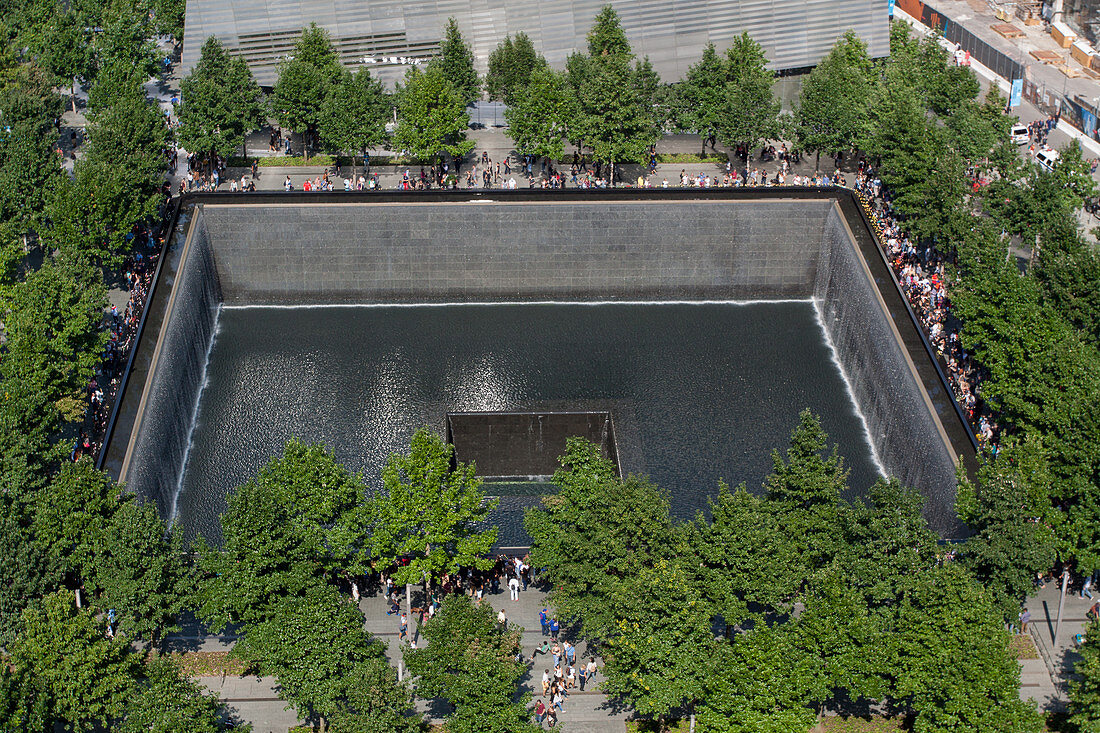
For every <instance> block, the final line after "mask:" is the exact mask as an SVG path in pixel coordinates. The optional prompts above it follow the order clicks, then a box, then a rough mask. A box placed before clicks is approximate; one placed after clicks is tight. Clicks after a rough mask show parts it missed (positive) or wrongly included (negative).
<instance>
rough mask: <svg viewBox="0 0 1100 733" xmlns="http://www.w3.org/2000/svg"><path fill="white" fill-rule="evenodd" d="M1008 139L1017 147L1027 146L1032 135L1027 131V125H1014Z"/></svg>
mask: <svg viewBox="0 0 1100 733" xmlns="http://www.w3.org/2000/svg"><path fill="white" fill-rule="evenodd" d="M1008 138H1009V140H1011V141H1012V142H1014V143H1016V144H1017V145H1026V144H1027V143H1028V142H1030V141H1031V134H1030V133H1029V132H1028V130H1027V125H1013V126H1012V132H1010V133H1009V134H1008Z"/></svg>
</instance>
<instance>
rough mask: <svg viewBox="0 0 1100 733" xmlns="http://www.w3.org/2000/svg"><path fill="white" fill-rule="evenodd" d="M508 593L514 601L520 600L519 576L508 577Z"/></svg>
mask: <svg viewBox="0 0 1100 733" xmlns="http://www.w3.org/2000/svg"><path fill="white" fill-rule="evenodd" d="M508 593H509V594H510V595H511V597H512V600H513V601H518V600H519V578H516V577H512V578H509V579H508Z"/></svg>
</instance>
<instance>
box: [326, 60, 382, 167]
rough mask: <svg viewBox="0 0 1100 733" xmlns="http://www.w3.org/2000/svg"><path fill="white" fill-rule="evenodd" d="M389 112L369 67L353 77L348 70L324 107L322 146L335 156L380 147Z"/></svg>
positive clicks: (341, 76)
mask: <svg viewBox="0 0 1100 733" xmlns="http://www.w3.org/2000/svg"><path fill="white" fill-rule="evenodd" d="M388 113H389V105H388V103H387V102H386V98H385V96H384V95H383V93H382V84H381V83H380V82H378V81H377V80H375V79H372V78H371V76H370V72H368V71H367V70H366V68H360V69H359V70H358V71H356V72H355V73H354V74H353V73H351V72H349V71H346V70H345V71H343V72H341V74H340V78H339V80H338V81H337V82H336V83H335V84H333V85H332V87H331V88H330V89H329V93H328V96H327V97H325V103H324V105H322V107H321V120H320V134H321V144H322V146H323V147H325V148H326V149H328V150H329V151H331V152H334V153H352V154H354V153H362V152H364V151H366V150H368V149H370V148H373V147H375V146H377V145H381V144H382V142H383V140H385V137H386V116H387V114H388ZM353 173H354V171H353Z"/></svg>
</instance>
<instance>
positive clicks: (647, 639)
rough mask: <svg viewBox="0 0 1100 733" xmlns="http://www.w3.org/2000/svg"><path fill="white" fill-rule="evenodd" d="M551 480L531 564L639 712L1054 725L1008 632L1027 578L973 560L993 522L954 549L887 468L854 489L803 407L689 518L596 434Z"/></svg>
mask: <svg viewBox="0 0 1100 733" xmlns="http://www.w3.org/2000/svg"><path fill="white" fill-rule="evenodd" d="M554 482H555V484H557V486H558V488H559V491H558V493H557V494H556V495H555V496H552V497H548V498H546V499H545V500H544V501H543V505H542V506H541V507H538V508H534V509H531V510H528V512H527V515H526V517H525V520H524V525H525V527H526V528H527V531H528V532H529V533H530V535H531V537H532V540H533V542H532V549H531V561H532V564H533V565H535V566H536V567H542V568H545V572H546V578H547V579H548V580H549V581H550V582H551V583H552V584H553V587H552V590H551V591H550V598H551V600H552V602H553V605H554V608H555V610H556V611H557V612H558V613H559V615H560V616H561V617H563V618H567V619H570V620H571V621H572V622H573V623H575V625H576V629H577V630H578V631H579V632H580V633H581V634H583V635H584V636H585V637H586V638H588V639H589V640H590V644H591V643H592V642H596V643H598V644H600V645H601V646H602V648H603V654H604V660H605V668H604V671H605V673H606V681H605V682H604V684H603V689H604V690H605V691H607V692H608V693H610V694H613V695H615V696H618V697H620V698H622V699H623V700H624V701H626V702H627V703H629V705H630V707H631V708H632V709H634V710H635V711H636V712H637V713H639V714H640V715H643V716H652V717H653V718H655V719H658V720H659V721H662V722H663V721H667V720H668V719H669V718H670V717H679V716H682V715H695V716H697V718H698V722H699V723H700V724H701V726H702V729H703V730H706V731H743V732H744V733H750V732H752V733H757V732H759V731H797V730H807V729H808V728H810V727H811V726H812V725H814V723H815V720H816V719H817V718H819V717H820V715H821V714H822V712H823V711H824V710H825V709H832V710H838V711H842V712H843V711H849V712H851V711H857V710H868V709H874V708H882V709H885V710H891V711H894V712H895V713H897V714H898V715H901V716H906V715H908V716H911V719H912V721H913V722H912V730H914V731H918V732H921V733H925V732H930V731H987V730H1013V731H1038V730H1041V729H1042V723H1041V719H1040V717H1039V715H1038V713H1037V711H1036V710H1035V708H1034V705H1032V704H1029V703H1024V702H1021V700H1020V695H1019V671H1018V667H1017V664H1016V661H1015V658H1014V655H1013V654H1012V652H1011V651H1010V649H1009V645H1008V641H1009V637H1008V633H1007V632H1006V631H1005V612H1006V611H1007V610H1008V609H1009V608H1011V609H1012V612H1013V614H1014V613H1015V611H1016V610H1017V609H1018V608H1019V591H1018V590H1017V589H1013V588H1008V587H1007V586H1004V585H1000V584H998V582H997V580H992V581H991V580H988V579H986V578H984V577H982V576H981V575H980V574H979V573H977V572H976V569H977V568H978V567H980V565H981V563H982V562H983V559H984V556H985V555H986V554H987V551H988V548H989V540H988V538H987V537H986V536H985V535H984V534H981V533H980V530H982V529H984V528H985V527H984V526H983V525H982V524H981V522H980V520H972V521H974V528H975V529H976V530H979V535H978V536H977V537H976V538H975V539H974V540H972V541H971V542H968V543H967V544H966V545H964V546H963V547H962V548H961V549H960V550H959V553H958V555H957V557H956V559H955V560H954V561H945V560H944V558H943V557H942V555H941V554H940V553H941V549H940V548H939V547H938V546H937V537H936V536H935V534H934V533H933V532H931V531H930V530H929V528H928V526H927V524H926V522H925V520H924V519H923V518H922V516H921V505H922V499H921V498H920V496H919V495H918V494H916V493H915V492H913V491H911V490H909V489H907V488H905V487H902V486H901V485H899V484H898V483H897V482H896V481H894V480H890V481H886V480H880V481H879V482H878V483H876V484H875V485H874V486H872V487H871V489H870V491H869V492H868V494H867V499H866V500H861V501H854V502H848V501H844V500H842V499H841V498H840V497H841V496H842V495H844V494H846V493H847V489H848V484H847V470H846V469H845V468H844V464H843V461H842V460H841V459H840V458H839V457H838V456H837V454H836V451H835V449H833V451H832V452H831V453H830V452H829V451H828V446H827V437H826V435H825V434H824V432H823V431H822V430H821V427H820V424H819V423H818V421H817V419H816V418H815V417H813V416H812V415H810V414H809V413H808V412H805V413H803V414H802V416H801V418H800V422H799V425H798V427H797V428H796V429H795V430H794V432H793V433H792V435H791V442H790V447H789V448H788V450H787V452H786V454H785V455H784V454H780V453H779V452H778V451H776V452H775V453H774V469H773V472H772V474H771V475H770V476H768V478H767V480H766V481H765V482H764V486H763V493H762V495H755V494H753V493H750V492H749V491H747V490H746V488H745V487H744V486H743V485H742V486H740V487H738V488H736V489H734V490H730V489H729V488H727V487H725V486H722V487H721V488H720V491H719V493H718V496H717V498H715V499H714V500H712V502H711V504H710V508H709V511H708V512H706V513H705V514H704V513H700V514H699V515H698V516H697V517H696V518H695V520H694V521H691V522H677V521H674V520H673V519H672V518H671V517H670V515H669V501H668V495H667V493H666V492H665V491H663V490H661V489H658V488H657V487H655V486H653V485H652V484H651V483H649V482H648V481H647V480H645V479H644V478H640V477H635V476H631V477H628V478H625V479H622V478H619V477H618V475H617V473H616V471H615V469H614V466H613V465H612V464H611V463H610V462H609V461H607V460H606V459H604V458H603V457H601V455H600V454H599V450H598V447H597V446H595V445H592V444H589V443H587V442H585V441H581V440H575V441H572V442H570V444H569V447H568V450H567V453H566V455H565V456H564V457H563V458H562V469H561V470H560V471H559V472H558V473H557V474H555V477H554ZM974 501H976V502H977V506H979V507H980V509H979V510H978V512H977V513H981V512H982V511H986V505H985V500H984V497H982V496H978V497H976V498H975V499H974ZM974 515H975V512H968V514H967V516H974ZM1006 600H1009V601H1010V602H1009V603H1006Z"/></svg>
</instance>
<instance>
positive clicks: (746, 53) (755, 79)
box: [718, 32, 779, 150]
mask: <svg viewBox="0 0 1100 733" xmlns="http://www.w3.org/2000/svg"><path fill="white" fill-rule="evenodd" d="M767 63H768V60H767V58H765V56H764V49H763V48H762V47H761V46H760V44H759V43H757V42H756V41H754V40H753V39H752V37H750V36H749V34H748V32H744V33H742V34H741V35H740V36H738V37H737V38H735V39H734V40H733V43H732V44H731V45H730V47H729V48H728V49H727V50H726V88H725V95H724V98H723V100H722V101H723V105H722V107H721V110H722V112H721V115H720V116H719V124H718V137H719V138H720V139H721V140H722V142H724V143H725V144H726V145H728V146H730V147H734V146H736V145H739V144H745V145H747V146H748V147H749V149H750V150H751V149H752V148H755V147H756V146H757V145H760V144H761V143H763V142H764V141H766V140H770V139H772V138H774V137H776V135H777V134H778V126H777V122H776V120H777V118H778V115H779V100H777V99H776V98H775V95H774V94H773V92H772V85H773V84H774V83H775V73H774V72H772V71H769V70H768V68H767Z"/></svg>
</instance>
